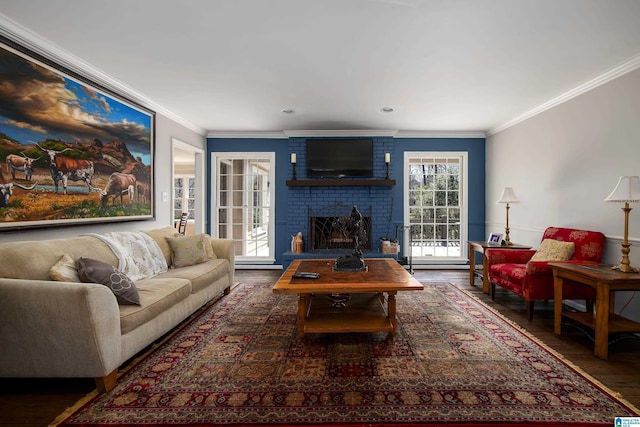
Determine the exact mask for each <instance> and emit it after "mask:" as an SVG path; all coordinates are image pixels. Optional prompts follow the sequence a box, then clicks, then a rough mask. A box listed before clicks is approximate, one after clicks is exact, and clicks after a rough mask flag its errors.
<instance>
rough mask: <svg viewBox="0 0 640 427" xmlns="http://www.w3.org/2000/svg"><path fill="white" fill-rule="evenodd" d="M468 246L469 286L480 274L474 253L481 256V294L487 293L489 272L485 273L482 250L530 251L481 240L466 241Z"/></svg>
mask: <svg viewBox="0 0 640 427" xmlns="http://www.w3.org/2000/svg"><path fill="white" fill-rule="evenodd" d="M467 243H468V244H469V284H470V285H473V284H474V278H475V275H476V274H477V275H478V276H480V273H478V272H477V271H476V252H480V253H481V254H482V292H484V293H485V294H488V293H489V272H488V271H487V257H485V256H484V250H485V249H488V248H495V249H531V246H526V245H519V244H517V243H513V244H511V245H509V246H507V245H501V244H500V243H494V242H485V241H483V240H467Z"/></svg>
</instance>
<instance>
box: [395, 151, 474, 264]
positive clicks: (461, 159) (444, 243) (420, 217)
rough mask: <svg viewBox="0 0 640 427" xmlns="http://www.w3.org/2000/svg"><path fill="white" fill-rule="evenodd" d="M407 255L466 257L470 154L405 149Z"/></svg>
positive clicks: (443, 259) (418, 257) (442, 258)
mask: <svg viewBox="0 0 640 427" xmlns="http://www.w3.org/2000/svg"><path fill="white" fill-rule="evenodd" d="M404 169H405V173H404V175H405V183H404V192H405V200H407V203H405V208H404V224H405V225H406V226H408V228H409V236H408V238H405V242H404V244H405V248H404V249H405V250H404V253H405V254H411V256H412V257H413V261H414V262H417V263H420V262H430V261H437V262H439V263H442V262H447V261H451V262H459V261H465V260H466V254H465V253H464V250H463V247H464V245H463V244H462V243H463V242H465V241H466V240H467V188H469V187H468V185H467V153H465V152H405V155H404Z"/></svg>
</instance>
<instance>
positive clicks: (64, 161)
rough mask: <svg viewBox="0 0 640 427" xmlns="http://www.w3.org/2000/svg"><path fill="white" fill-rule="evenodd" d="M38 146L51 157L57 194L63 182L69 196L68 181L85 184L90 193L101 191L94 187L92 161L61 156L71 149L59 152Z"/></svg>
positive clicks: (64, 189) (50, 163) (52, 175)
mask: <svg viewBox="0 0 640 427" xmlns="http://www.w3.org/2000/svg"><path fill="white" fill-rule="evenodd" d="M36 145H37V146H38V148H39V149H41V150H42V151H44V152H45V153H46V154H47V155H48V156H49V168H50V169H51V177H52V178H53V183H54V184H55V187H56V193H57V192H58V182H60V181H62V188H63V192H64V194H67V182H68V180H71V181H82V182H84V183H85V184H86V185H87V187H89V192H91V191H100V190H99V189H97V188H95V187H94V186H93V176H94V174H95V171H94V168H93V162H92V161H90V160H83V159H73V158H71V157H66V156H61V155H60V154H62V153H64V152H65V151H68V150H71V148H65V149H64V150H60V151H57V150H51V149H49V148H43V147H41V146H40V145H39V144H36Z"/></svg>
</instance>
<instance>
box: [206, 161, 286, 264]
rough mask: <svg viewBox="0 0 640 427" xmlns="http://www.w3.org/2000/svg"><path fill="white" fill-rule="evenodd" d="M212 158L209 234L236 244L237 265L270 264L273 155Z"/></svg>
mask: <svg viewBox="0 0 640 427" xmlns="http://www.w3.org/2000/svg"><path fill="white" fill-rule="evenodd" d="M212 157H213V158H212V164H213V165H214V167H215V171H214V174H213V181H214V182H213V183H212V184H213V185H212V188H213V189H214V191H213V197H212V203H213V204H214V206H213V209H212V210H211V211H212V213H213V218H212V224H213V225H212V234H213V235H214V236H215V237H218V238H222V239H232V240H234V241H235V251H236V253H235V254H236V263H239V264H242V263H252V264H256V263H258V264H260V263H273V262H274V261H275V254H274V247H275V244H274V229H275V227H274V218H275V214H274V193H273V191H272V186H271V183H272V182H273V180H274V164H275V153H213V154H212Z"/></svg>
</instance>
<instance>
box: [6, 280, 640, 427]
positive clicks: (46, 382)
mask: <svg viewBox="0 0 640 427" xmlns="http://www.w3.org/2000/svg"><path fill="white" fill-rule="evenodd" d="M280 274H281V272H280V271H278V270H238V271H237V272H236V280H237V281H239V282H245V283H265V282H268V283H275V281H276V280H277V278H278V277H279V276H280ZM415 277H416V278H417V279H418V280H420V281H449V282H454V283H457V284H458V285H459V286H461V287H462V288H463V289H466V290H469V291H470V292H472V293H473V294H474V295H476V296H477V297H478V298H479V299H480V300H482V301H483V302H485V303H486V304H487V305H489V306H490V307H493V308H494V309H495V310H497V311H498V312H500V313H501V314H502V315H504V316H505V317H507V318H508V319H510V320H511V321H513V322H514V323H516V324H518V325H520V326H521V327H522V328H523V329H526V330H527V331H529V332H531V333H532V334H533V335H535V336H536V337H537V338H538V339H539V340H540V341H542V342H544V343H545V344H547V345H548V346H549V347H551V348H552V349H554V350H556V351H557V352H559V353H560V354H562V355H563V356H564V357H565V358H566V359H567V360H569V361H570V362H571V363H573V364H574V365H576V366H577V367H579V368H580V369H582V370H583V371H584V372H586V373H587V374H589V375H591V376H592V377H594V378H595V379H597V380H598V381H600V382H601V383H603V384H604V385H605V386H606V387H608V388H610V389H612V390H614V391H616V392H618V393H619V394H620V395H621V396H622V398H624V399H626V400H627V401H628V402H630V403H631V404H633V405H634V406H636V407H637V408H640V357H639V356H640V340H638V339H631V340H623V341H619V342H617V343H614V344H612V345H611V346H610V347H609V360H606V361H604V360H600V359H597V358H596V357H594V356H593V342H592V341H591V340H590V339H589V338H587V337H586V336H585V334H583V333H582V332H580V331H578V330H572V329H573V328H567V327H565V328H564V329H563V335H562V336H557V335H555V334H554V333H553V302H548V303H538V304H536V311H535V315H534V319H533V322H531V323H529V322H528V321H527V319H526V314H525V310H524V303H523V301H522V299H520V298H518V297H516V296H514V295H512V294H510V293H509V292H507V291H505V290H502V289H501V288H497V290H496V300H495V301H491V298H490V297H489V296H488V295H485V294H483V293H482V283H481V280H480V279H476V284H475V286H471V285H469V283H468V281H469V274H468V271H465V270H455V271H453V270H416V272H415ZM93 388H94V383H93V380H91V379H0V426H16V427H42V426H47V425H49V424H50V423H51V422H52V421H53V420H54V419H55V418H56V417H57V416H58V415H59V414H61V413H62V412H63V411H64V410H65V409H66V408H68V407H69V406H72V405H73V404H74V403H75V402H76V401H78V400H79V399H80V398H82V397H83V396H84V395H85V394H87V393H89V392H90V391H92V390H93Z"/></svg>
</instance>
